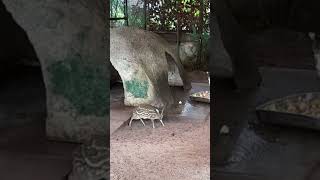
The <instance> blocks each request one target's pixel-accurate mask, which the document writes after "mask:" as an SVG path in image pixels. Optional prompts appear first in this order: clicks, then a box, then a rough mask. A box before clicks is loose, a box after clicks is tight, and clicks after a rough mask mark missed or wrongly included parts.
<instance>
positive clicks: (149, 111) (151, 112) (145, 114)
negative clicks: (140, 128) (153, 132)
mask: <svg viewBox="0 0 320 180" xmlns="http://www.w3.org/2000/svg"><path fill="white" fill-rule="evenodd" d="M163 110H164V108H163V109H162V110H161V112H160V111H159V109H158V108H156V107H154V106H151V105H142V106H138V107H137V108H135V109H134V110H133V113H132V116H131V119H130V122H129V126H130V127H131V123H132V120H134V119H139V120H140V121H141V122H142V124H143V125H144V126H145V123H144V122H143V119H150V120H151V122H152V127H153V128H154V120H156V119H158V120H159V121H160V122H161V124H162V126H164V124H163V122H162V118H163Z"/></svg>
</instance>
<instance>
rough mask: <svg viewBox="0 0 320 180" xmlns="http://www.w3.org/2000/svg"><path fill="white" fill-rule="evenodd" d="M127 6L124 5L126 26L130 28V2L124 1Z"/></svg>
mask: <svg viewBox="0 0 320 180" xmlns="http://www.w3.org/2000/svg"><path fill="white" fill-rule="evenodd" d="M124 2H125V5H124V13H125V15H124V16H125V17H126V25H127V26H129V17H128V0H124Z"/></svg>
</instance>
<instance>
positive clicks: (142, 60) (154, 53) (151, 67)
mask: <svg viewBox="0 0 320 180" xmlns="http://www.w3.org/2000/svg"><path fill="white" fill-rule="evenodd" d="M167 55H170V56H171V57H172V59H173V60H174V63H175V65H176V67H177V69H178V70H179V74H180V76H181V79H182V81H183V85H184V87H185V88H186V89H190V87H191V85H190V82H189V81H188V80H187V76H186V74H185V70H184V68H183V66H182V64H181V62H180V60H179V59H178V58H177V56H176V51H175V50H174V49H172V48H170V45H169V43H168V42H167V41H165V40H164V39H163V38H161V37H160V36H159V35H157V34H156V33H153V32H150V31H145V30H142V29H138V28H134V27H120V28H111V29H110V61H111V63H112V65H113V66H114V67H115V69H116V70H117V71H118V72H119V75H120V77H121V79H122V82H123V87H124V95H125V100H124V101H125V105H128V106H137V105H140V104H150V105H153V106H156V107H163V106H164V105H171V104H173V102H174V99H173V96H172V94H171V90H170V88H169V83H168V60H169V59H170V58H167V57H166V56H167Z"/></svg>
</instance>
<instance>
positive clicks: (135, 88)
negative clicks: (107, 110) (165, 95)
mask: <svg viewBox="0 0 320 180" xmlns="http://www.w3.org/2000/svg"><path fill="white" fill-rule="evenodd" d="M125 88H126V90H127V91H128V92H130V93H131V94H132V95H133V96H134V97H135V98H146V97H147V96H148V88H149V84H148V81H142V82H141V81H139V80H137V79H133V80H130V81H126V82H125Z"/></svg>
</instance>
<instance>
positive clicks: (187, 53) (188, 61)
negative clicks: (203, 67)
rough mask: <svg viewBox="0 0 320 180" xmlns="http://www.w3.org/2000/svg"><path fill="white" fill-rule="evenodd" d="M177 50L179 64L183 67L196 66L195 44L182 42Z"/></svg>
mask: <svg viewBox="0 0 320 180" xmlns="http://www.w3.org/2000/svg"><path fill="white" fill-rule="evenodd" d="M179 48H180V49H179V56H180V59H181V63H182V64H183V65H184V66H185V67H192V66H193V65H194V64H196V61H197V54H198V45H197V43H196V42H191V41H189V42H183V43H181V44H180V47H179Z"/></svg>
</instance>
